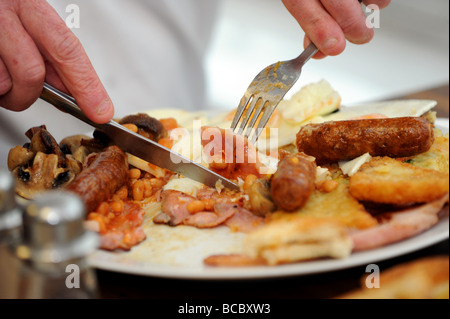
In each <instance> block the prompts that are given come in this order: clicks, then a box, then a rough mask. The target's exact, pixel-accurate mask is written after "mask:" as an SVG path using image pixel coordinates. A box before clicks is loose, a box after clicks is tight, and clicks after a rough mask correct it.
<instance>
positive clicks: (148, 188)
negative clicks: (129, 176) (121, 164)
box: [142, 179, 153, 198]
mask: <svg viewBox="0 0 450 319" xmlns="http://www.w3.org/2000/svg"><path fill="white" fill-rule="evenodd" d="M142 181H143V183H144V197H145V198H147V197H150V196H152V194H153V187H152V183H151V182H150V180H149V179H143V180H142Z"/></svg>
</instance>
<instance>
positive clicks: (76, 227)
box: [15, 191, 99, 263]
mask: <svg viewBox="0 0 450 319" xmlns="http://www.w3.org/2000/svg"><path fill="white" fill-rule="evenodd" d="M84 216H85V206H84V203H83V202H82V201H81V199H80V198H79V197H78V196H76V195H75V194H72V193H69V192H65V191H49V192H46V193H43V194H41V195H39V196H37V197H36V198H35V199H34V200H33V201H32V202H30V204H29V205H28V206H27V207H26V209H25V212H24V215H23V238H22V241H21V243H20V244H19V245H18V246H17V247H16V249H15V251H16V255H17V256H18V257H19V258H21V259H25V260H26V259H29V260H32V261H38V262H44V263H58V262H61V261H65V260H68V259H72V258H78V257H83V256H85V255H87V254H89V253H91V252H92V251H94V250H95V249H96V248H97V247H98V245H99V237H98V235H97V234H96V233H94V232H91V231H88V230H86V229H85V228H84V225H83V220H84Z"/></svg>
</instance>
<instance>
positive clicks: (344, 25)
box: [322, 0, 374, 44]
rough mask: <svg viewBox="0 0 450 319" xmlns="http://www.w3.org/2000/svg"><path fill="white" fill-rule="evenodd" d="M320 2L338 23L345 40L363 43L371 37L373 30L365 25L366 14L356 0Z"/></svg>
mask: <svg viewBox="0 0 450 319" xmlns="http://www.w3.org/2000/svg"><path fill="white" fill-rule="evenodd" d="M322 4H323V6H324V7H325V9H326V10H327V11H328V13H329V14H330V15H331V16H332V17H333V18H334V19H335V20H336V22H337V23H338V24H339V26H340V27H341V29H342V32H344V35H345V38H346V39H347V40H349V41H350V42H352V43H356V44H363V43H367V42H369V41H370V40H371V39H372V38H373V35H374V31H373V29H372V28H369V27H368V26H367V25H366V16H365V15H364V12H363V10H362V9H361V5H360V4H359V2H358V1H356V0H322Z"/></svg>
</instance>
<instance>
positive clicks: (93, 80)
mask: <svg viewBox="0 0 450 319" xmlns="http://www.w3.org/2000/svg"><path fill="white" fill-rule="evenodd" d="M27 12H34V14H33V15H29V14H27ZM20 16H21V20H22V22H23V24H24V26H25V28H26V29H27V31H28V32H29V33H30V34H31V36H32V37H33V39H34V40H35V41H36V42H37V44H38V47H39V49H40V50H41V52H42V53H43V55H44V56H45V58H46V59H47V60H48V62H49V63H50V64H51V65H52V66H53V68H54V70H55V71H56V73H57V75H58V76H59V78H60V79H61V81H62V83H63V84H64V86H65V87H66V88H67V90H69V92H70V93H71V95H72V96H73V97H74V98H75V100H76V101H77V104H78V106H79V107H80V108H81V110H82V111H83V112H84V113H85V114H86V115H87V117H89V118H90V119H91V120H92V121H94V122H97V123H105V122H107V121H109V120H110V119H111V118H112V117H113V115H114V107H113V104H112V102H111V99H110V98H109V96H108V94H107V92H106V90H105V88H104V87H103V84H102V83H101V81H100V79H99V77H98V75H97V73H96V72H95V70H94V67H93V66H92V64H91V62H90V60H89V58H88V57H87V54H86V52H85V51H84V48H83V47H82V45H81V43H80V41H79V40H78V38H77V37H76V36H75V35H74V34H73V33H72V31H71V30H70V29H69V28H67V26H66V24H65V23H64V21H63V20H62V19H61V18H60V17H59V16H58V14H57V13H56V11H55V10H54V9H53V8H52V7H50V6H49V5H48V4H47V2H46V1H44V0H36V1H22V2H21V10H20Z"/></svg>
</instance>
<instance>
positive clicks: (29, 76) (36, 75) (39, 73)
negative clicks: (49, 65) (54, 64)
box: [22, 63, 45, 86]
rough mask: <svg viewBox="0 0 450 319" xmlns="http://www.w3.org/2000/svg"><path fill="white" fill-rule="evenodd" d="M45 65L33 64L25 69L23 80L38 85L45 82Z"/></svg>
mask: <svg viewBox="0 0 450 319" xmlns="http://www.w3.org/2000/svg"><path fill="white" fill-rule="evenodd" d="M44 79H45V66H44V65H43V64H42V63H39V64H34V65H31V66H29V67H27V68H25V69H24V72H23V74H22V82H23V83H24V84H26V85H31V86H34V85H37V84H40V83H42V82H44Z"/></svg>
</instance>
